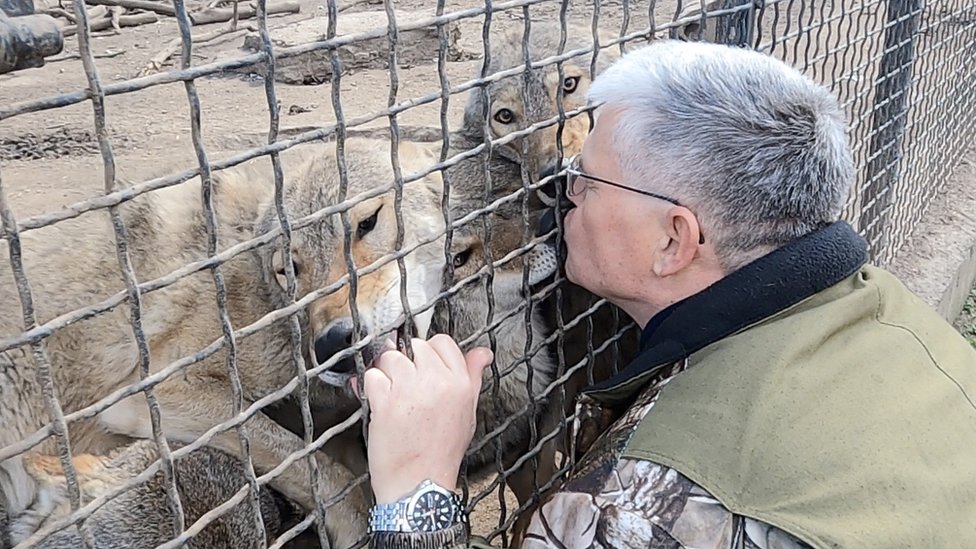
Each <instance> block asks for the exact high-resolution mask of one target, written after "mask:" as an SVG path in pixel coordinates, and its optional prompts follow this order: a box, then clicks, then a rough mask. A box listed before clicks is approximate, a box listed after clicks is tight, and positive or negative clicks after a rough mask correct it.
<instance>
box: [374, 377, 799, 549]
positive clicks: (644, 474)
mask: <svg viewBox="0 0 976 549" xmlns="http://www.w3.org/2000/svg"><path fill="white" fill-rule="evenodd" d="M686 365H687V361H686V360H682V361H679V362H676V363H675V364H673V365H672V366H671V367H670V368H668V369H666V371H664V372H663V373H662V374H661V375H660V376H658V378H657V379H656V380H655V381H654V382H652V383H651V384H649V385H648V386H647V388H646V389H644V390H643V391H642V392H641V393H640V395H639V396H638V397H637V399H636V400H635V401H634V403H633V404H632V405H631V406H630V407H629V408H628V409H627V410H626V412H625V413H624V414H623V415H622V416H621V417H619V418H617V419H615V420H608V417H611V416H612V415H613V414H612V413H611V412H610V410H608V409H606V408H604V407H603V406H601V405H600V404H598V403H597V402H596V401H595V400H592V399H589V398H587V397H586V396H585V395H584V396H583V397H582V398H581V399H580V400H579V402H578V403H577V410H576V412H577V413H576V417H577V418H578V419H577V420H576V422H575V424H574V426H573V430H574V436H573V440H574V443H575V447H576V448H577V449H587V451H586V452H585V454H584V455H583V457H582V459H580V460H579V461H577V462H576V465H575V467H574V470H573V473H572V474H571V475H570V476H569V478H568V479H567V480H566V481H565V482H564V484H563V485H562V486H561V488H560V489H559V490H558V491H556V492H555V493H554V494H553V495H552V496H551V497H550V498H549V499H548V500H547V501H546V503H545V504H544V505H543V506H542V507H541V508H539V509H537V510H536V512H535V514H534V515H533V516H532V519H531V522H530V525H529V527H528V531H527V532H526V535H525V539H524V540H523V542H522V545H521V547H523V548H530V549H541V548H543V547H561V548H569V549H572V548H576V547H579V548H582V547H606V548H618V547H660V548H669V549H672V548H673V549H679V548H685V547H687V548H691V547H694V548H696V549H738V548H744V549H750V548H755V549H793V548H806V547H808V546H807V545H805V544H804V543H803V542H801V541H799V540H798V539H796V538H795V537H793V536H791V535H790V534H788V533H786V532H784V531H782V530H780V529H777V528H775V527H772V526H770V525H767V524H764V523H762V522H759V521H756V520H753V519H750V518H747V517H744V516H740V515H735V514H733V513H731V512H729V511H728V510H727V509H725V508H724V507H723V506H722V504H721V503H719V502H718V500H717V499H716V498H714V497H712V496H711V495H710V494H709V493H708V492H707V491H705V490H704V489H703V488H702V487H700V486H698V485H697V484H695V483H694V482H692V481H691V480H689V479H688V478H687V477H685V476H683V475H681V474H680V473H678V472H677V471H675V470H674V469H671V468H668V467H664V466H661V465H658V464H656V463H652V462H650V461H645V460H636V459H628V458H624V457H622V453H623V451H624V449H625V448H626V446H627V443H628V442H629V441H630V437H631V435H633V433H634V429H635V428H636V427H637V425H638V423H640V421H641V419H643V418H644V416H646V415H647V414H648V413H653V408H654V403H655V401H656V399H657V396H658V394H659V393H660V391H661V389H662V388H663V387H664V386H665V385H666V384H667V383H668V381H670V380H671V379H672V378H673V377H674V376H675V375H677V374H678V373H680V372H681V371H682V370H684V368H685V367H686ZM608 423H609V426H608ZM591 434H593V435H595V436H593V435H591ZM370 547H372V548H374V549H420V548H423V549H432V548H445V549H461V548H467V547H472V548H482V547H485V548H487V547H491V546H490V545H487V544H485V543H484V542H483V541H481V540H478V539H471V538H470V537H469V533H468V530H467V527H466V526H465V525H461V524H459V525H457V526H455V527H453V528H451V529H448V530H443V531H440V532H435V533H429V534H400V533H395V534H394V533H377V534H374V535H373V536H372V538H371V540H370Z"/></svg>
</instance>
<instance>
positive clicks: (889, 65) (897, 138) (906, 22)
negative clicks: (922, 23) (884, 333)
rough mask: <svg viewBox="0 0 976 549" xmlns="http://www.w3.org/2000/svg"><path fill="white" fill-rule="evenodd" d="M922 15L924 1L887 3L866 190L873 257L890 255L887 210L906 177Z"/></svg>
mask: <svg viewBox="0 0 976 549" xmlns="http://www.w3.org/2000/svg"><path fill="white" fill-rule="evenodd" d="M920 15H921V0H888V8H887V23H886V29H885V38H884V55H883V56H882V57H881V64H880V65H879V69H878V77H877V79H876V80H875V89H874V113H873V116H872V121H871V128H872V130H871V140H870V146H869V147H870V148H869V160H868V165H867V172H866V177H867V187H866V188H865V189H864V201H865V202H867V203H871V204H872V205H871V206H870V207H868V209H867V211H866V212H865V215H866V216H867V218H868V222H867V223H868V226H867V227H865V238H866V239H867V241H868V246H869V249H870V253H871V257H872V258H877V257H879V255H880V254H881V253H882V252H884V251H885V249H886V248H887V246H888V242H889V239H890V236H889V235H888V234H887V231H888V227H889V225H890V220H889V219H888V211H889V209H890V208H891V206H892V203H893V201H894V200H895V197H894V196H893V194H892V192H891V189H892V186H893V185H894V184H895V182H896V181H897V180H898V178H899V177H900V176H901V160H902V142H903V139H904V136H905V120H906V116H905V115H906V106H905V100H906V98H907V96H908V91H909V89H910V87H911V76H912V66H913V65H914V61H915V42H916V39H917V36H916V35H917V29H918V22H919V16H920ZM888 166H891V168H890V169H888Z"/></svg>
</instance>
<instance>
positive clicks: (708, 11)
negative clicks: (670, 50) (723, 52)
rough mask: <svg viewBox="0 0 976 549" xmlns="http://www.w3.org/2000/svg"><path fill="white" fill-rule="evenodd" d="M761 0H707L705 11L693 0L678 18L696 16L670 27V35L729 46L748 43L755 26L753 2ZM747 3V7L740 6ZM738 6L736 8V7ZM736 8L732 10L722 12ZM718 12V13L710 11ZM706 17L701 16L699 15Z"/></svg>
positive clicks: (754, 5)
mask: <svg viewBox="0 0 976 549" xmlns="http://www.w3.org/2000/svg"><path fill="white" fill-rule="evenodd" d="M761 1H762V0H710V1H709V2H706V3H705V10H704V14H703V12H702V8H701V5H700V4H698V3H697V2H692V3H690V5H689V6H688V7H686V8H685V9H684V10H682V12H681V13H680V14H678V15H677V18H678V19H687V18H690V17H698V18H699V19H697V20H693V21H689V22H688V23H685V24H684V25H682V26H680V27H678V28H672V29H671V31H670V35H669V36H670V37H671V38H682V39H684V40H693V41H698V40H706V41H708V42H714V43H716V44H727V45H730V46H748V45H750V44H752V39H753V34H754V33H755V28H756V5H757V3H759V2H761ZM743 6H748V8H743ZM737 8H738V9H737ZM730 10H735V11H734V13H725V12H728V11H730ZM715 12H719V13H720V15H712V14H714V13H715ZM703 15H704V17H705V19H704V20H703V19H702V17H703Z"/></svg>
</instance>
